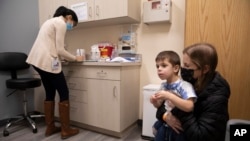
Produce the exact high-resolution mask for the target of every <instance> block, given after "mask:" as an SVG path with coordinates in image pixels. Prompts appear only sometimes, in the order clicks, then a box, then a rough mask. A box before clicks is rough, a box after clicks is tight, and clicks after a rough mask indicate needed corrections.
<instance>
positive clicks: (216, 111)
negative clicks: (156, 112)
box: [171, 96, 229, 141]
mask: <svg viewBox="0 0 250 141" xmlns="http://www.w3.org/2000/svg"><path fill="white" fill-rule="evenodd" d="M227 104H228V99H227V98H225V97H220V96H214V97H211V98H210V99H209V100H208V101H206V102H204V103H203V104H202V105H195V106H197V107H196V108H195V110H194V112H190V113H187V112H183V111H181V110H180V109H178V108H174V109H173V110H172V111H171V112H172V114H173V115H174V116H176V117H177V118H178V119H179V120H180V121H181V123H182V128H183V130H184V133H185V135H186V136H187V138H188V140H190V141H223V140H224V137H225V131H226V123H227V120H228V118H229V117H228V112H227V108H228V107H227Z"/></svg>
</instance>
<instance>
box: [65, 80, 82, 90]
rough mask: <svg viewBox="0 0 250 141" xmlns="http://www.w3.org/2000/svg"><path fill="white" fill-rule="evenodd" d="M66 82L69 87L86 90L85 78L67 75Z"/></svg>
mask: <svg viewBox="0 0 250 141" xmlns="http://www.w3.org/2000/svg"><path fill="white" fill-rule="evenodd" d="M66 82H67V84H68V87H69V89H73V90H86V88H85V87H86V86H85V85H84V81H83V78H75V77H66Z"/></svg>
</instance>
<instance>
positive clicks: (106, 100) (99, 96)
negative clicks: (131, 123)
mask: <svg viewBox="0 0 250 141" xmlns="http://www.w3.org/2000/svg"><path fill="white" fill-rule="evenodd" d="M86 83H87V88H88V90H87V93H88V114H87V115H86V116H88V123H89V124H90V125H92V126H96V127H99V128H103V129H107V130H111V131H117V132H120V81H111V80H100V79H87V80H86Z"/></svg>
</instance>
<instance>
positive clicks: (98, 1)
mask: <svg viewBox="0 0 250 141" xmlns="http://www.w3.org/2000/svg"><path fill="white" fill-rule="evenodd" d="M126 9H127V0H95V20H101V19H110V18H117V17H123V16H125V15H126V13H127V12H126Z"/></svg>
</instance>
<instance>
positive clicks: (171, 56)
mask: <svg viewBox="0 0 250 141" xmlns="http://www.w3.org/2000/svg"><path fill="white" fill-rule="evenodd" d="M165 59H168V61H169V62H170V63H171V64H172V65H173V66H175V65H179V66H181V61H180V56H179V55H178V54H177V53H176V52H174V51H171V50H166V51H162V52H160V53H159V54H158V55H157V56H156V58H155V62H158V61H164V60H165Z"/></svg>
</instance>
